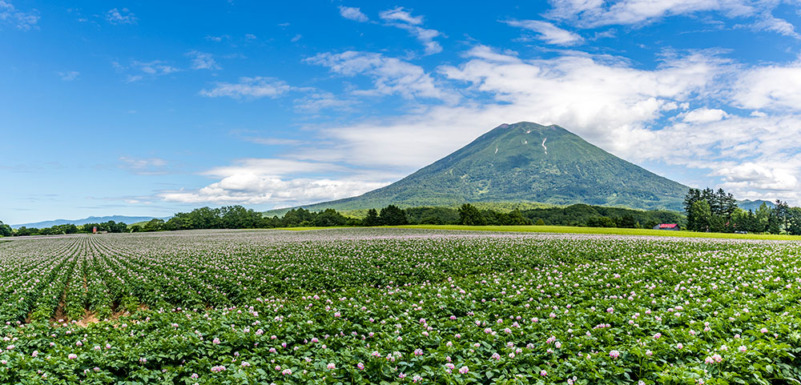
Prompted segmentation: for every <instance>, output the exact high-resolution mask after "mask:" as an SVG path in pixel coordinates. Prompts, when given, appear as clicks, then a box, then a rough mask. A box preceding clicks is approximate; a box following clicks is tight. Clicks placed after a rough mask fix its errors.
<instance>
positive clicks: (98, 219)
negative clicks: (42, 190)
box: [11, 215, 167, 229]
mask: <svg viewBox="0 0 801 385" xmlns="http://www.w3.org/2000/svg"><path fill="white" fill-rule="evenodd" d="M154 218H155V217H128V216H124V215H112V216H108V217H88V218H83V219H55V220H52V221H42V222H34V223H20V224H17V225H11V228H13V229H18V228H20V227H23V226H24V227H29V228H30V227H33V228H37V229H43V228H47V227H53V226H58V225H67V224H73V225H76V226H80V225H85V224H87V223H103V222H108V221H114V222H118V223H119V222H123V223H125V224H129V225H130V224H132V223H137V222H145V221H149V220H151V219H154ZM158 219H167V218H158Z"/></svg>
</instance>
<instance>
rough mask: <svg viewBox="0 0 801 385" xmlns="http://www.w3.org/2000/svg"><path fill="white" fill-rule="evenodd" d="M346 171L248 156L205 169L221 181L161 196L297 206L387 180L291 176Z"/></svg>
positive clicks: (190, 200) (178, 199)
mask: <svg viewBox="0 0 801 385" xmlns="http://www.w3.org/2000/svg"><path fill="white" fill-rule="evenodd" d="M343 170H346V169H345V168H343V167H340V166H336V165H333V164H327V163H317V162H301V161H292V160H285V159H244V160H240V161H238V162H237V163H236V164H235V165H233V166H229V167H221V168H216V169H213V170H209V171H207V172H205V173H204V174H205V175H209V176H212V177H215V178H221V179H220V180H219V181H218V182H214V183H211V184H209V185H208V186H206V187H203V188H200V189H197V190H190V191H187V190H177V191H165V192H162V193H161V194H159V196H160V197H161V199H163V200H166V201H176V202H184V203H202V202H213V203H219V204H223V203H244V204H262V203H274V204H283V205H287V204H289V205H297V204H306V203H312V202H317V201H321V200H330V199H340V198H346V197H349V196H354V195H359V194H362V193H365V192H367V191H370V190H373V189H376V188H379V187H382V186H384V185H386V184H387V182H382V181H369V180H364V178H363V177H359V176H345V177H342V178H339V179H334V178H331V177H320V176H317V177H308V176H307V177H287V175H295V176H297V175H308V174H312V175H313V174H319V173H330V172H337V171H343Z"/></svg>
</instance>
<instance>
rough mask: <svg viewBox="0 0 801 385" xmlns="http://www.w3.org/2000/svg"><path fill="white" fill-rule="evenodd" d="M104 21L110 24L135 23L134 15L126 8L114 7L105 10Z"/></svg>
mask: <svg viewBox="0 0 801 385" xmlns="http://www.w3.org/2000/svg"><path fill="white" fill-rule="evenodd" d="M106 21H108V22H109V23H111V24H136V16H134V14H133V13H131V11H129V10H128V8H123V9H117V8H114V9H112V10H110V11H108V12H106Z"/></svg>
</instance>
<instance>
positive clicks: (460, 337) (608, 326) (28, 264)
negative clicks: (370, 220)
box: [0, 228, 801, 385]
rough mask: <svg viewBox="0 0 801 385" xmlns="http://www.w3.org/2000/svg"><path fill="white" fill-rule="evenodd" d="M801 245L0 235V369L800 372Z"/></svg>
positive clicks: (359, 235)
mask: <svg viewBox="0 0 801 385" xmlns="http://www.w3.org/2000/svg"><path fill="white" fill-rule="evenodd" d="M800 256H801V244H798V243H791V242H777V241H770V242H768V241H741V240H713V239H703V240H698V239H692V240H691V239H677V238H675V239H674V238H658V239H657V238H648V237H625V236H597V235H568V234H549V235H537V234H515V233H471V232H445V231H433V230H410V229H389V228H383V229H381V228H379V229H330V230H320V231H302V232H288V231H222V230H220V231H188V232H164V233H149V234H103V235H83V236H64V237H46V238H40V239H15V240H13V241H11V242H0V292H2V302H0V322H1V323H0V325H1V326H2V331H1V333H2V338H3V342H2V343H0V383H3V384H190V385H191V384H270V383H275V384H381V383H400V384H404V383H415V384H491V383H496V384H799V383H801V258H800Z"/></svg>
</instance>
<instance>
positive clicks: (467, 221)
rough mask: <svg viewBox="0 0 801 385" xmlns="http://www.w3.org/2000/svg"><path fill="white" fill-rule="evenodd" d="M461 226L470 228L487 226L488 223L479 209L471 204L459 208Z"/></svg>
mask: <svg viewBox="0 0 801 385" xmlns="http://www.w3.org/2000/svg"><path fill="white" fill-rule="evenodd" d="M459 224H460V225H469V226H475V225H486V224H487V221H486V220H485V219H484V216H483V215H482V214H481V212H479V211H478V209H477V208H475V207H474V206H473V205H471V204H469V203H465V204H463V205H462V207H459Z"/></svg>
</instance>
